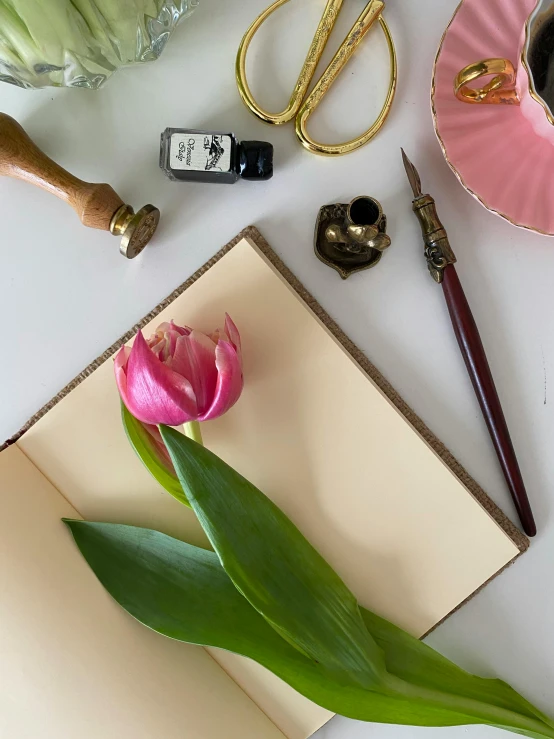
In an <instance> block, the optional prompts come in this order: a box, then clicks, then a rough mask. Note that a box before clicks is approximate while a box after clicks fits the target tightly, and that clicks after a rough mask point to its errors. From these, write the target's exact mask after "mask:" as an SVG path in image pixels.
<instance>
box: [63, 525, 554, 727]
mask: <svg viewBox="0 0 554 739" xmlns="http://www.w3.org/2000/svg"><path fill="white" fill-rule="evenodd" d="M66 523H67V525H68V526H69V528H70V529H71V531H72V534H73V536H74V538H75V541H76V543H77V546H78V547H79V549H80V551H81V552H82V554H83V556H84V557H85V559H86V560H87V562H88V563H89V565H90V566H91V568H92V570H93V571H94V572H95V574H96V576H97V577H98V579H99V580H100V582H101V583H102V584H103V585H104V587H105V588H106V590H107V591H108V592H109V593H110V594H111V595H112V597H113V598H114V599H115V600H116V601H117V602H118V603H119V604H120V605H121V606H122V607H123V608H124V609H125V610H126V611H127V612H128V613H130V614H131V615H132V616H134V618H136V619H137V620H138V621H140V622H141V623H143V624H145V625H146V626H148V627H149V628H151V629H153V630H155V631H157V632H159V633H160V634H163V635H165V636H168V637H171V638H172V639H176V640H179V641H184V642H188V643H191V644H199V645H203V646H212V647H219V648H221V649H225V650H228V651H231V652H235V653H237V654H241V655H243V656H246V657H250V658H251V659H253V660H255V661H257V662H259V663H260V664H261V665H263V666H265V667H266V668H268V669H269V670H271V671H272V672H274V673H275V674H276V675H278V676H279V677H280V678H282V679H283V680H285V681H286V682H287V683H289V685H291V686H292V687H294V688H295V689H296V690H298V691H299V692H300V693H302V694H303V695H305V696H306V697H307V698H309V699H310V700H312V701H314V702H315V703H318V704H319V705H321V706H323V707H325V708H327V709H328V710H330V711H333V712H335V713H339V714H342V715H343V716H347V717H350V718H354V719H358V720H363V721H375V722H379V723H393V724H409V725H415V726H456V725H464V724H476V723H486V724H490V725H492V726H498V727H499V728H505V729H509V730H512V731H514V732H516V733H519V734H522V735H524V736H528V737H533V739H541V738H542V737H554V730H553V729H552V725H551V723H549V719H547V718H546V717H544V719H545V721H541V720H540V717H541V716H542V714H540V712H539V711H538V710H537V709H535V708H534V707H533V706H532V705H531V704H530V703H528V702H527V701H525V700H524V699H523V698H521V696H519V695H518V694H517V693H516V692H515V691H513V690H512V689H511V688H509V687H508V686H506V685H505V684H504V683H501V682H500V681H498V680H487V679H484V678H478V677H473V676H472V675H469V674H468V673H466V672H464V671H463V670H461V669H460V668H458V667H456V665H454V664H453V663H451V662H449V661H448V660H447V659H445V658H444V657H442V656H441V655H440V654H438V653H437V652H435V651H434V650H433V649H431V648H430V647H428V646H426V645H425V644H422V643H421V642H419V641H418V640H417V639H415V638H414V637H412V636H410V635H409V634H406V633H405V632H403V631H402V630H401V629H398V628H397V627H396V626H393V625H392V624H390V623H388V622H387V621H385V620H384V619H381V618H379V617H378V616H375V615H374V614H372V613H370V612H369V611H366V610H364V609H361V612H362V616H363V619H364V622H365V623H366V625H367V627H368V629H369V631H370V632H371V634H372V636H373V637H374V639H375V641H376V642H377V643H378V644H379V646H380V647H381V648H382V649H383V652H384V655H385V660H386V664H387V668H388V670H389V675H390V676H392V677H393V678H394V679H396V680H398V682H399V684H402V685H404V686H405V685H409V687H410V689H411V690H412V693H413V695H412V696H411V697H406V696H405V695H403V696H398V695H394V694H391V692H390V690H387V693H386V694H382V693H379V692H376V691H372V690H365V689H363V688H361V687H359V686H356V685H352V684H345V683H343V682H341V681H340V680H337V679H336V677H335V675H334V674H332V673H330V672H329V671H328V670H326V668H325V667H324V666H323V665H321V664H317V663H316V662H314V661H313V660H312V659H310V658H308V657H306V656H304V655H303V654H302V653H301V652H300V651H299V650H298V649H296V648H295V647H293V646H292V645H290V644H289V643H288V642H286V641H284V640H283V639H282V638H281V637H280V636H279V634H278V633H277V631H276V630H274V629H272V628H271V627H270V626H269V624H268V623H267V621H266V620H265V619H264V618H263V617H262V616H261V615H260V614H259V613H258V612H257V610H256V609H255V608H253V607H252V606H251V605H250V604H249V603H248V601H247V600H246V599H245V598H243V597H242V596H241V594H240V593H239V592H238V590H237V589H236V588H235V586H234V585H233V583H232V582H231V580H230V578H229V577H228V575H227V574H226V573H225V571H224V569H223V568H222V566H221V564H220V562H219V559H218V557H217V555H216V554H215V553H214V552H211V551H207V550H204V549H199V548H197V547H194V546H192V545H190V544H186V543H185V542H182V541H178V540H177V539H173V538H171V537H169V536H166V535H165V534H161V533H159V532H156V531H151V530H148V529H141V528H136V527H133V526H124V525H121V524H105V523H88V522H85V521H72V520H66ZM406 681H410V682H409V683H408V682H406ZM412 683H413V685H412ZM420 686H423V691H424V692H425V695H424V694H423V692H422V690H421V688H420ZM403 690H404V692H405V687H404V688H403ZM467 699H469V700H467ZM485 700H487V701H490V703H488V704H486V703H484V701H485Z"/></svg>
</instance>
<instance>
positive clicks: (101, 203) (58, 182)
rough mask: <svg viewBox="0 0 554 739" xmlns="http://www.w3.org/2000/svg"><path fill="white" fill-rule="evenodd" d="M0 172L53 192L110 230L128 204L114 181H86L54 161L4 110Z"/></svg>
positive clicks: (0, 117) (0, 129)
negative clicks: (111, 182) (116, 215)
mask: <svg viewBox="0 0 554 739" xmlns="http://www.w3.org/2000/svg"><path fill="white" fill-rule="evenodd" d="M0 175H4V176H6V177H16V178H17V179H20V180H24V181H25V182H29V183H30V184H31V185H36V186H37V187H41V188H42V189H43V190H47V191H48V192H51V193H52V194H53V195H56V197H58V198H61V199H62V200H63V201H65V202H66V203H68V204H69V205H70V206H71V207H72V208H73V209H74V210H75V212H76V213H77V215H78V216H79V218H80V219H81V221H82V223H83V224H84V225H85V226H89V227H90V228H99V229H101V230H103V231H109V230H110V224H111V222H112V219H113V217H114V215H115V213H116V212H117V211H118V210H119V209H120V208H121V207H122V206H124V205H125V204H124V202H123V200H121V198H120V197H119V195H118V194H117V193H116V192H115V191H114V190H113V189H112V188H111V187H110V185H106V184H91V183H89V182H83V181H82V180H79V179H78V178H77V177H74V176H73V175H72V174H70V173H69V172H67V171H66V170H65V169H63V168H62V167H60V166H59V165H58V164H56V162H54V161H52V159H50V158H49V157H47V156H46V154H44V152H42V151H41V150H40V149H39V148H38V146H37V145H36V144H35V143H34V142H33V141H32V140H31V139H30V138H29V136H28V135H27V134H26V133H25V131H24V130H23V128H22V127H21V126H20V125H19V123H17V121H15V120H14V119H13V118H10V116H8V115H5V114H4V113H0Z"/></svg>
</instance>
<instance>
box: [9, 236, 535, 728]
mask: <svg viewBox="0 0 554 739" xmlns="http://www.w3.org/2000/svg"><path fill="white" fill-rule="evenodd" d="M246 233H247V235H248V237H249V238H242V239H240V240H238V241H237V243H234V244H232V245H229V246H228V247H226V248H225V249H224V250H223V251H222V252H221V253H220V254H218V255H217V256H216V257H215V258H214V259H213V260H212V261H211V262H210V263H209V264H208V265H206V266H205V267H204V268H203V269H202V270H200V271H199V273H197V275H195V276H194V277H193V278H192V279H191V280H189V282H188V283H186V289H184V288H182V289H180V290H178V291H176V293H174V294H173V295H172V296H170V298H169V299H168V300H167V301H165V303H164V304H163V305H162V306H160V308H159V309H157V311H154V312H153V313H152V314H151V315H150V316H148V317H147V319H145V322H143V324H142V325H144V327H145V328H144V331H145V334H146V335H148V334H149V333H150V332H152V331H153V329H154V328H155V326H157V324H158V323H159V322H161V321H163V320H169V319H174V320H175V321H176V322H177V323H182V324H190V325H194V326H195V327H197V328H201V329H204V330H213V329H214V328H215V327H216V326H219V325H221V324H222V321H223V316H224V312H225V311H227V312H228V313H229V314H230V315H231V316H232V318H233V320H234V321H235V323H236V324H237V325H238V327H239V329H240V331H241V334H242V338H243V344H244V355H245V375H246V386H245V391H244V394H243V396H242V398H241V400H240V401H239V403H238V404H237V405H236V406H235V408H234V409H233V410H232V411H231V412H230V413H228V414H227V415H226V416H224V417H223V418H221V419H219V420H217V421H213V422H210V423H208V424H204V427H203V431H204V439H205V443H206V444H207V445H208V446H209V447H210V448H211V449H212V450H213V451H215V452H216V453H217V454H219V455H220V456H222V457H223V458H224V459H225V460H226V461H228V462H229V463H230V464H232V465H233V466H234V467H236V468H237V469H238V470H239V471H240V472H242V473H243V474H244V475H245V476H246V477H248V478H249V479H250V480H252V482H254V483H255V484H256V485H258V486H259V487H260V488H261V489H262V490H263V491H264V492H266V493H267V494H268V495H269V496H270V497H271V498H273V499H274V500H275V501H276V502H277V503H278V504H279V505H280V506H281V507H282V508H283V509H284V510H285V512H286V513H287V514H288V515H289V516H290V517H291V518H292V520H293V521H294V522H295V523H296V524H297V525H298V526H299V527H300V529H301V530H302V531H303V533H304V534H305V535H306V536H307V537H308V539H309V540H310V541H311V542H312V543H313V544H314V545H315V546H316V547H317V548H318V549H319V550H320V551H321V552H322V554H323V555H324V556H325V557H326V558H327V559H328V560H329V561H330V563H331V564H332V565H333V566H334V567H335V568H336V570H337V571H338V572H339V573H340V574H341V575H342V577H343V578H344V579H345V580H346V582H347V583H348V585H349V586H350V588H351V589H352V590H353V591H354V593H356V595H357V596H358V598H359V600H360V602H361V603H362V604H363V605H364V606H366V607H368V608H370V609H372V610H374V611H376V612H377V613H379V614H381V615H383V616H385V617H387V618H389V619H390V620H392V621H394V622H395V623H397V624H399V625H400V626H403V627H404V628H406V629H407V630H409V631H410V632H412V633H413V634H415V635H418V636H422V635H423V634H425V633H427V632H428V631H429V630H430V629H432V628H433V627H434V626H435V625H436V624H437V623H439V622H440V621H441V620H442V619H444V618H445V617H446V616H447V615H448V614H449V613H451V612H452V611H453V610H455V609H456V608H457V607H458V606H459V605H460V604H461V603H463V602H464V601H465V600H466V599H467V598H468V597H470V596H471V595H472V594H473V593H474V592H475V591H476V590H478V589H479V588H480V587H481V586H482V585H483V584H484V583H486V582H487V581H488V580H489V579H490V578H491V577H494V576H495V574H497V573H498V572H499V571H500V570H501V569H503V568H504V567H505V566H506V565H507V564H509V563H510V562H511V561H513V560H514V559H515V558H516V557H517V556H518V555H519V554H520V552H521V551H523V550H524V549H525V548H526V546H527V541H526V539H525V538H524V537H523V536H522V535H521V534H519V532H518V531H517V529H515V527H513V526H512V525H511V524H510V523H509V522H508V521H507V519H505V517H503V515H502V513H501V512H500V511H498V509H497V508H495V506H494V504H492V503H491V501H490V500H489V499H488V498H487V497H486V495H485V494H484V493H483V492H482V491H481V490H480V489H479V488H478V486H477V485H476V483H475V482H474V481H473V480H471V478H470V477H469V476H468V475H467V473H465V472H464V471H463V470H462V469H461V468H460V467H459V466H458V465H457V463H456V462H455V460H453V458H452V457H451V456H449V453H448V452H447V451H446V450H445V449H444V447H442V445H441V444H440V442H439V441H438V440H437V439H436V438H435V437H433V436H432V434H431V433H430V432H429V431H428V429H426V428H425V427H424V426H423V424H422V422H421V421H420V420H419V419H417V418H416V417H415V416H413V414H411V412H410V411H409V409H407V408H406V407H405V406H404V405H403V403H402V401H401V399H400V398H398V396H396V395H395V394H394V391H393V390H392V389H391V388H390V387H389V386H387V385H386V382H385V380H384V379H383V378H382V377H380V376H379V375H378V374H377V373H376V370H375V369H374V368H373V367H372V365H370V364H369V363H368V362H367V360H365V358H364V357H363V356H362V355H361V354H360V353H359V352H357V350H356V349H355V347H353V346H352V345H351V344H349V343H348V340H347V339H346V337H345V336H344V335H343V334H341V333H340V330H339V329H338V328H337V327H336V326H335V325H334V324H333V322H332V321H331V319H330V318H329V317H328V316H326V314H325V313H324V312H323V311H322V310H321V308H320V307H319V306H317V304H316V303H315V302H314V301H313V299H312V298H311V297H310V296H309V295H308V294H307V293H306V292H305V291H304V290H303V289H302V287H301V286H300V285H299V284H298V283H297V282H296V281H295V280H294V278H293V277H292V275H290V273H289V272H288V271H287V270H286V268H285V267H284V266H283V265H282V263H281V262H280V261H279V260H278V258H277V257H276V256H275V254H274V253H273V252H272V251H271V250H270V249H269V247H268V246H267V245H266V244H265V242H263V239H261V237H260V236H259V234H258V232H257V231H256V230H255V229H249V230H248V231H247V232H246ZM255 242H256V243H257V244H258V246H257V245H256V243H255ZM308 303H309V304H310V306H311V307H309V306H308ZM162 308H163V309H162ZM314 311H315V312H314ZM316 313H317V314H318V315H317V316H316ZM148 321H151V323H148ZM126 338H129V336H128V337H126ZM346 346H348V348H349V350H350V352H349V351H347V348H346ZM115 349H116V347H115V346H114V347H112V348H111V350H110V351H109V352H107V353H106V354H105V355H104V356H103V357H102V358H101V359H100V360H98V361H97V362H96V363H95V364H94V365H93V367H91V368H89V369H88V370H87V371H86V372H85V373H83V376H82V377H80V378H77V380H76V381H75V382H74V383H72V385H71V386H70V387H69V388H67V389H66V391H64V392H63V393H62V394H61V395H60V396H59V397H58V398H56V399H54V400H53V401H52V402H51V403H50V404H49V405H48V406H47V408H46V409H43V411H42V412H41V413H40V414H39V415H38V416H37V417H35V418H34V419H32V421H31V422H30V424H28V426H27V428H26V429H25V433H22V434H19V435H18V436H17V437H14V439H12V440H11V441H10V444H9V445H8V446H7V447H5V449H4V451H2V452H1V453H0V488H1V489H0V493H1V494H0V529H1V530H0V579H1V583H2V598H1V599H0V623H2V629H1V630H0V653H1V654H2V665H3V667H2V671H1V673H0V685H1V687H2V690H1V696H2V697H1V698H0V705H1V708H0V735H1V736H6V737H8V736H9V737H17V738H18V739H27V737H29V738H30V737H33V739H34V737H36V736H40V737H41V738H42V739H50V737H51V738H52V739H53V738H54V737H55V738H56V739H70V738H71V739H73V737H77V736H78V737H79V739H98V737H103V739H109V738H112V737H113V738H114V739H115V737H118V739H119V738H120V737H133V738H134V739H152V737H160V736H163V737H165V739H177V738H182V737H191V739H192V738H193V737H194V739H222V738H223V737H225V739H235V738H236V739H239V737H240V739H283V737H287V738H288V739H306V737H308V736H310V735H311V734H312V733H313V732H314V731H315V730H317V728H319V727H320V726H321V725H322V724H324V723H325V722H326V721H327V720H328V719H329V718H330V714H329V713H328V712H327V711H325V710H323V709H321V708H319V707H318V706H315V705H313V704H312V703H310V702H309V701H307V700H306V699H304V698H303V697H301V696H299V695H298V694H297V693H295V692H294V691H293V690H292V689H290V688H289V687H288V686H287V685H285V684H284V683H281V682H280V681H279V680H278V679H277V678H275V677H274V676H273V675H271V674H270V673H268V672H266V671H265V670H264V669H262V668H260V667H259V666H257V665H255V664H254V663H252V662H250V661H248V660H246V659H244V658H240V657H237V656H235V655H232V654H228V653H225V652H221V651H218V650H213V649H210V650H205V649H202V648H200V647H192V646H189V645H185V644H181V643H178V642H173V641H171V640H169V639H166V638H164V637H162V636H159V635H157V634H155V633H154V632H151V631H149V630H148V629H146V628H145V627H143V626H141V625H140V624H139V623H137V622H135V621H134V620H133V619H132V618H131V617H130V616H128V615H127V614H126V613H125V612H124V611H123V610H122V609H121V608H120V607H119V606H118V605H117V604H116V603H115V602H114V601H112V600H111V598H110V597H109V596H108V595H107V593H106V592H105V591H104V590H103V588H102V586H101V585H100V584H99V583H98V582H97V580H96V579H95V577H94V575H93V573H92V572H91V571H90V570H89V568H88V566H87V564H86V563H85V562H84V560H83V558H82V557H81V555H80V553H79V552H78V550H77V547H76V546H75V545H74V543H73V541H72V539H71V536H70V534H69V532H68V531H67V530H66V528H65V527H64V525H63V524H62V523H61V522H60V519H61V518H62V517H63V516H66V517H79V516H82V517H84V518H86V519H89V520H102V521H113V522H125V523H130V524H135V525H139V526H145V527H149V528H155V529H159V530H161V531H164V532H166V533H168V534H171V535H173V536H177V537H181V538H184V539H186V540H188V541H190V542H192V543H194V544H200V545H207V542H206V539H205V537H204V536H203V533H202V531H201V529H200V527H199V525H198V523H197V522H196V520H195V518H194V515H193V514H192V512H191V511H190V510H188V509H187V508H185V507H184V506H182V505H180V504H179V503H177V502H176V501H175V500H173V498H171V497H170V496H169V495H168V494H166V493H165V492H164V491H162V490H161V489H160V488H159V487H158V485H157V484H156V482H155V481H154V480H153V479H152V478H151V477H150V476H149V474H148V473H147V472H146V471H145V470H144V468H143V467H142V465H141V463H140V462H139V461H138V460H137V459H136V458H135V456H134V453H133V451H132V450H131V448H130V446H129V445H128V442H127V440H126V437H125V434H124V432H123V429H122V426H121V421H120V415H119V413H120V411H119V400H118V395H117V390H116V387H115V382H114V379H113V367H112V364H113V362H112V358H111V357H112V355H113V353H114V351H115ZM352 354H355V355H356V358H357V360H358V362H359V363H358V362H357V361H355V359H354V358H353V356H352ZM93 369H94V371H92V370H93ZM370 375H371V376H372V377H373V379H372V377H370ZM379 386H380V387H379ZM406 416H408V417H409V418H410V421H411V422H410V421H409V420H408V418H407V417H406ZM470 490H471V492H470ZM477 498H478V499H479V500H478V499H477Z"/></svg>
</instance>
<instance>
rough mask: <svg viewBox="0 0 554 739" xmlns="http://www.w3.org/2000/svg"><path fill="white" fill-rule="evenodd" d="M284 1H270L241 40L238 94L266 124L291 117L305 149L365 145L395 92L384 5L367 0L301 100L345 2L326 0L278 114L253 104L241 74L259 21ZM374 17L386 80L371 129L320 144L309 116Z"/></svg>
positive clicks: (335, 151)
mask: <svg viewBox="0 0 554 739" xmlns="http://www.w3.org/2000/svg"><path fill="white" fill-rule="evenodd" d="M287 2H289V0H276V2H274V3H273V4H272V5H271V6H270V7H269V8H268V9H267V10H265V11H264V12H263V13H262V14H261V15H260V16H259V17H258V18H257V19H256V20H255V21H254V23H253V24H252V25H251V26H250V28H249V29H248V31H247V32H246V34H245V36H244V38H243V39H242V41H241V44H240V47H239V51H238V54H237V63H236V77H237V84H238V88H239V92H240V96H241V98H242V99H243V101H244V102H245V104H246V105H247V106H248V107H249V108H250V110H251V111H252V112H253V113H254V115H256V116H258V118H261V120H262V121H265V122H266V123H273V124H276V125H281V124H283V123H288V122H289V121H292V120H293V119H296V135H297V136H298V138H299V139H300V143H301V144H302V145H303V146H304V147H305V148H306V149H308V151H312V152H314V153H315V154H324V155H327V156H339V155H341V154H348V153H349V152H351V151H355V150H356V149H359V148H360V147H361V146H364V144H367V142H368V141H370V140H371V139H372V138H373V137H374V136H375V134H376V133H377V132H378V131H379V129H380V128H381V126H382V125H383V123H384V122H385V120H386V118H387V116H388V114H389V112H390V109H391V106H392V102H393V99H394V93H395V91H396V80H397V74H398V70H397V61H396V52H395V49H394V42H393V40H392V36H391V33H390V30H389V27H388V26H387V23H386V22H385V19H384V18H383V16H382V12H383V8H384V7H385V4H384V2H382V0H369V2H368V4H367V5H366V7H365V9H364V10H363V12H362V14H361V15H360V17H359V18H358V20H357V21H356V23H355V24H354V26H353V27H352V30H351V31H350V33H349V34H348V36H347V37H346V38H345V40H344V42H343V44H342V45H341V47H340V49H339V50H338V52H337V53H336V55H335V57H334V58H333V60H332V61H331V63H330V64H329V66H328V67H327V69H326V70H325V72H324V73H323V75H322V77H321V79H320V80H319V82H318V83H317V85H316V86H315V87H314V89H313V91H312V92H311V93H310V94H309V95H308V97H307V98H306V99H305V100H304V98H305V96H306V93H307V91H308V87H309V86H310V83H311V81H312V79H313V76H314V74H315V71H316V68H317V65H318V64H319V62H320V60H321V56H322V54H323V51H324V49H325V46H326V45H327V42H328V40H329V36H330V35H331V32H332V30H333V28H334V26H335V23H336V21H337V18H338V15H339V12H340V10H341V7H342V4H343V2H344V0H327V5H326V8H325V10H324V12H323V15H322V17H321V20H320V22H319V26H318V28H317V31H316V33H315V36H314V38H313V41H312V44H311V46H310V50H309V52H308V56H307V57H306V61H305V62H304V66H303V67H302V71H301V72H300V76H299V78H298V81H297V83H296V86H295V88H294V91H293V93H292V96H291V99H290V102H289V105H288V107H287V109H286V110H284V111H283V112H282V113H277V114H273V113H269V112H268V111H266V110H264V109H263V108H262V107H261V106H260V105H258V103H257V102H256V100H255V99H254V96H253V95H252V92H251V90H250V87H249V85H248V81H247V79H246V55H247V52H248V48H249V46H250V43H251V42H252V39H253V38H254V36H255V35H256V33H257V31H258V30H259V29H260V27H261V26H262V24H263V23H264V22H265V21H266V20H267V19H268V18H269V16H270V15H272V14H273V13H274V12H275V11H276V10H277V9H278V8H280V7H281V6H282V5H284V4H285V3H287ZM377 20H378V21H379V24H380V26H381V28H382V29H383V33H384V34H385V39H386V41H387V46H388V50H389V56H390V80H389V88H388V92H387V96H386V99H385V104H384V105H383V107H382V109H381V111H380V113H379V115H378V116H377V118H376V120H375V122H374V123H373V125H372V126H371V128H369V129H368V130H367V131H366V132H365V133H364V134H362V136H359V137H358V138H356V139H352V141H347V142H345V143H344V144H335V145H328V144H320V143H318V142H317V141H314V139H312V138H311V137H310V135H309V134H308V132H307V123H308V119H309V118H310V116H311V115H312V113H313V112H314V111H315V109H316V108H317V106H318V105H319V104H320V103H321V101H322V99H323V98H324V97H325V95H326V94H327V92H328V90H329V88H330V87H331V85H332V84H333V83H334V82H335V80H336V79H337V77H338V76H339V74H340V73H341V72H342V70H343V68H344V67H345V65H346V63H347V62H348V61H349V60H350V58H351V56H352V55H353V54H354V52H355V51H356V49H357V47H358V45H359V43H360V42H361V41H362V39H363V38H364V36H365V35H366V33H367V32H368V31H369V29H370V28H371V27H372V25H373V24H374V23H375V21H377Z"/></svg>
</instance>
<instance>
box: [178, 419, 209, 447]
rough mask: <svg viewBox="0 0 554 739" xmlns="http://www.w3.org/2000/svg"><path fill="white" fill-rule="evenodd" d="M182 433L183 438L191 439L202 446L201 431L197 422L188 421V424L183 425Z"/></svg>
mask: <svg viewBox="0 0 554 739" xmlns="http://www.w3.org/2000/svg"><path fill="white" fill-rule="evenodd" d="M183 431H184V432H185V436H187V437H188V438H189V439H192V440H193V441H195V442H196V443H197V444H200V445H201V446H204V441H203V439H202V431H201V430H200V423H199V422H198V421H189V423H185V425H184V426H183Z"/></svg>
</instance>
